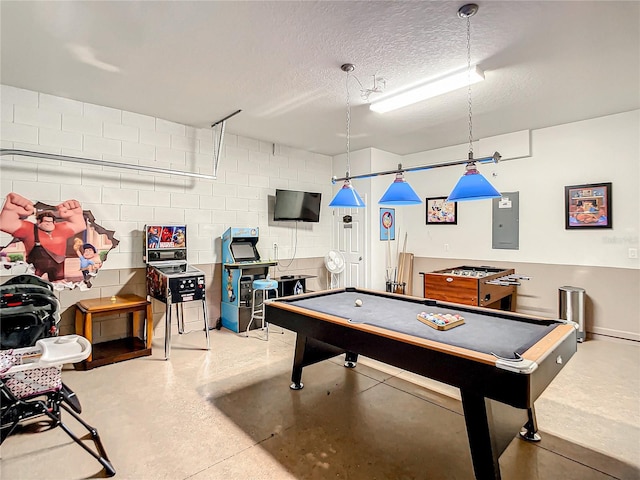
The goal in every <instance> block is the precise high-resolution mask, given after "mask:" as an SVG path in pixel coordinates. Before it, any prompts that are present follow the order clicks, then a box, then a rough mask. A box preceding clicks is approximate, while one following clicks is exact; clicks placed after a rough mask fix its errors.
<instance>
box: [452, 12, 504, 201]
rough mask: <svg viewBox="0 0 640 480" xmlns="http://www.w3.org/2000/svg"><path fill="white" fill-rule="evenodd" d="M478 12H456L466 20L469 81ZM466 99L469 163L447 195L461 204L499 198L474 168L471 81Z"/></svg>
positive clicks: (471, 71)
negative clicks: (475, 18) (467, 105)
mask: <svg viewBox="0 0 640 480" xmlns="http://www.w3.org/2000/svg"><path fill="white" fill-rule="evenodd" d="M477 11H478V5H476V4H475V3H469V4H467V5H463V6H462V7H460V9H459V10H458V16H459V17H460V18H465V19H466V20H467V70H468V78H469V79H471V76H472V73H473V69H472V67H471V20H470V19H471V17H472V16H474V15H475V14H476V12H477ZM467 98H468V104H469V162H468V163H467V166H466V167H465V172H464V175H463V176H462V177H461V178H460V180H458V183H457V184H456V186H455V187H453V190H452V191H451V193H450V194H449V197H448V198H447V201H448V202H463V201H468V200H484V199H486V198H499V197H501V196H502V195H500V192H498V191H497V190H496V189H495V188H494V187H493V185H491V184H490V183H489V182H488V181H487V179H486V178H484V177H483V176H482V175H481V174H480V172H478V169H477V168H476V163H475V160H474V159H473V121H472V118H473V116H472V112H471V81H469V84H468V86H467Z"/></svg>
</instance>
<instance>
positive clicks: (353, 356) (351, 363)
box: [344, 352, 358, 368]
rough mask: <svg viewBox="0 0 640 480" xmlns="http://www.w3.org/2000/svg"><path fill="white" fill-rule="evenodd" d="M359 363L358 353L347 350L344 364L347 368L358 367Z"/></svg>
mask: <svg viewBox="0 0 640 480" xmlns="http://www.w3.org/2000/svg"><path fill="white" fill-rule="evenodd" d="M357 364H358V354H357V353H353V352H347V354H346V355H345V356H344V366H345V367H347V368H356V365H357Z"/></svg>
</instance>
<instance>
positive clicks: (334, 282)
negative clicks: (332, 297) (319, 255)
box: [324, 250, 345, 289]
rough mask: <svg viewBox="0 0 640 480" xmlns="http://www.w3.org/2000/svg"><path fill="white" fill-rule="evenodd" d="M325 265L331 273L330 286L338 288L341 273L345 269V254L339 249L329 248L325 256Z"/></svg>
mask: <svg viewBox="0 0 640 480" xmlns="http://www.w3.org/2000/svg"><path fill="white" fill-rule="evenodd" d="M324 266H325V267H327V271H328V272H329V275H330V280H329V288H332V289H333V288H337V287H339V286H340V274H341V273H342V272H343V271H344V267H345V263H344V256H343V255H342V253H341V252H339V251H337V250H329V253H327V254H326V255H325V256H324Z"/></svg>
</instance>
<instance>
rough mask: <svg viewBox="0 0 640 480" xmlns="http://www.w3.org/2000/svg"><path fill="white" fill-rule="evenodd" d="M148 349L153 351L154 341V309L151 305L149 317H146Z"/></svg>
mask: <svg viewBox="0 0 640 480" xmlns="http://www.w3.org/2000/svg"><path fill="white" fill-rule="evenodd" d="M146 327H147V334H146V339H145V341H146V345H145V346H146V348H148V349H151V342H152V340H153V308H152V307H151V303H147V316H146Z"/></svg>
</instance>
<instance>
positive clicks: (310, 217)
mask: <svg viewBox="0 0 640 480" xmlns="http://www.w3.org/2000/svg"><path fill="white" fill-rule="evenodd" d="M321 198H322V194H321V193H314V192H298V191H296V190H276V203H275V206H274V208H273V219H274V220H275V221H290V222H319V221H320V200H321Z"/></svg>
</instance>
